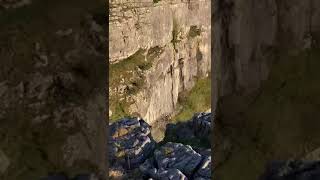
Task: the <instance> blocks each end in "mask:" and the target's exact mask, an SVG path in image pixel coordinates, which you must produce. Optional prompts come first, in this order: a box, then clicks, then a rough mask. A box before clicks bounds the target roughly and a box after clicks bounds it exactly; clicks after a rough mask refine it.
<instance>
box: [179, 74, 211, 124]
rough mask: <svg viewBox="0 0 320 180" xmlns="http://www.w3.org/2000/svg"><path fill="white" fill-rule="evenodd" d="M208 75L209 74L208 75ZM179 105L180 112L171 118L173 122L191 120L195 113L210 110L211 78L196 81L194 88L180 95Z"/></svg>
mask: <svg viewBox="0 0 320 180" xmlns="http://www.w3.org/2000/svg"><path fill="white" fill-rule="evenodd" d="M209 74H210V73H209ZM179 99H180V102H179V103H180V105H181V107H182V110H181V112H180V113H179V114H177V115H176V116H175V117H173V121H175V122H177V121H186V120H189V119H191V118H192V116H193V115H194V113H196V112H204V111H206V110H208V109H210V108H211V77H210V76H209V77H207V78H203V79H199V80H197V82H196V83H195V86H194V87H193V88H192V89H191V90H190V91H189V92H186V93H185V94H182V95H181V97H179Z"/></svg>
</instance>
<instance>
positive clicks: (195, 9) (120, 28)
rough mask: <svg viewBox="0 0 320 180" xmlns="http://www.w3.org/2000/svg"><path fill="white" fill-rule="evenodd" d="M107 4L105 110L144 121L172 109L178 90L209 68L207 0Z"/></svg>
mask: <svg viewBox="0 0 320 180" xmlns="http://www.w3.org/2000/svg"><path fill="white" fill-rule="evenodd" d="M109 3H110V16H109V19H110V23H109V26H110V34H109V35H110V39H109V62H110V63H111V66H110V84H109V85H110V86H109V93H110V110H111V111H110V113H112V115H113V116H114V118H115V119H116V118H120V117H121V115H119V111H122V113H125V114H129V115H130V114H138V115H139V116H140V117H143V118H144V119H147V120H148V122H149V123H152V122H154V121H155V120H156V119H158V118H160V117H162V116H164V115H170V114H172V113H173V112H174V111H175V110H176V109H177V107H178V97H179V94H180V93H181V92H183V91H186V90H190V89H191V88H192V87H193V85H194V83H195V81H196V79H197V78H202V77H207V76H208V74H209V73H210V71H211V68H210V66H211V65H210V64H211V55H210V54H211V53H210V49H211V43H210V40H211V30H210V28H211V23H210V9H211V7H210V1H209V0H196V1H183V0H160V1H155V0H153V1H152V0H142V1H141V0H140V1H137V0H130V1H125V2H124V1H120V0H112V1H109ZM204 111H205V110H204ZM117 115H118V116H117Z"/></svg>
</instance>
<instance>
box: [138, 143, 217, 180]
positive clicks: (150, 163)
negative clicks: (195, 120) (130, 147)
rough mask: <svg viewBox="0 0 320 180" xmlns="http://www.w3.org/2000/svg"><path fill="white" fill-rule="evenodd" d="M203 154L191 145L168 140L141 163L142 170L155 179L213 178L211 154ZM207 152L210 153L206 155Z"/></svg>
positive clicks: (204, 152)
mask: <svg viewBox="0 0 320 180" xmlns="http://www.w3.org/2000/svg"><path fill="white" fill-rule="evenodd" d="M208 152H209V151H203V156H202V155H201V154H199V153H197V152H196V151H195V150H193V149H192V147H191V146H189V145H183V144H181V143H172V142H168V143H166V144H165V145H163V146H161V147H160V148H159V149H157V150H155V152H154V156H153V157H152V158H150V159H148V160H146V161H145V162H144V163H143V164H142V165H140V167H139V168H140V171H141V172H142V174H144V175H145V176H146V177H148V178H153V179H157V180H160V179H166V178H169V179H179V180H180V179H181V180H182V179H184V180H186V179H194V178H203V179H210V178H211V156H210V155H209V154H210V153H208ZM205 154H208V156H206V155H205Z"/></svg>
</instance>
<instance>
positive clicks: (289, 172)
mask: <svg viewBox="0 0 320 180" xmlns="http://www.w3.org/2000/svg"><path fill="white" fill-rule="evenodd" d="M316 179H320V161H297V160H296V161H277V162H272V163H270V164H269V165H268V166H267V168H266V172H265V173H264V175H263V176H262V177H261V178H260V180H316Z"/></svg>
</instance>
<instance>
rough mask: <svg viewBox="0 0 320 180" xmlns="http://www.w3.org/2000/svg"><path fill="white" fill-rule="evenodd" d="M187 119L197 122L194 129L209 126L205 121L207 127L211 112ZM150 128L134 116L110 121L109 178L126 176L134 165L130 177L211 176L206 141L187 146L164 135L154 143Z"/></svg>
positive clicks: (181, 179) (205, 179)
mask: <svg viewBox="0 0 320 180" xmlns="http://www.w3.org/2000/svg"><path fill="white" fill-rule="evenodd" d="M188 122H189V123H191V124H197V125H199V126H194V127H195V128H194V130H200V129H202V130H203V129H207V130H209V129H208V127H207V125H209V126H210V128H211V123H210V122H211V113H198V114H195V115H194V118H193V119H192V120H189V121H188ZM199 122H201V123H199ZM200 124H201V125H200ZM179 127H180V128H181V126H177V128H176V129H175V130H177V129H178V128H179ZM199 127H201V128H199ZM150 130H151V127H150V126H149V125H148V124H147V123H146V122H145V121H144V120H142V119H137V118H123V119H120V120H119V121H117V122H115V123H112V124H111V125H110V134H109V138H110V140H109V145H110V147H111V150H110V151H109V157H110V160H109V161H110V168H111V169H110V175H109V177H110V178H114V179H117V178H118V179H130V178H129V176H131V177H132V176H133V175H132V170H134V169H138V171H139V173H138V174H139V175H136V176H133V179H143V178H149V179H154V180H160V179H165V178H168V177H169V178H172V179H177V180H187V179H195V180H197V179H198V180H200V179H202V180H209V179H211V178H212V172H211V170H212V168H211V166H212V164H211V149H210V147H208V145H206V146H203V145H202V144H201V143H199V144H194V145H195V146H194V147H191V146H190V145H188V143H186V144H182V143H177V142H170V141H169V140H168V138H165V139H164V141H162V142H159V143H158V144H157V145H156V143H155V142H154V141H153V138H152V136H151V134H150ZM192 132H193V131H192ZM195 132H197V131H195ZM210 132H211V130H210ZM172 133H173V132H172ZM166 135H167V133H166ZM202 135H204V134H201V136H198V137H197V136H195V135H194V139H193V140H195V139H196V138H203V137H202ZM206 135H207V136H206V137H205V139H206V140H207V141H208V139H207V138H208V136H209V135H210V133H208V134H206ZM171 140H172V139H171ZM192 145H193V144H192ZM155 147H158V148H155ZM130 174H131V175H130ZM138 176H139V177H138Z"/></svg>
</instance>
